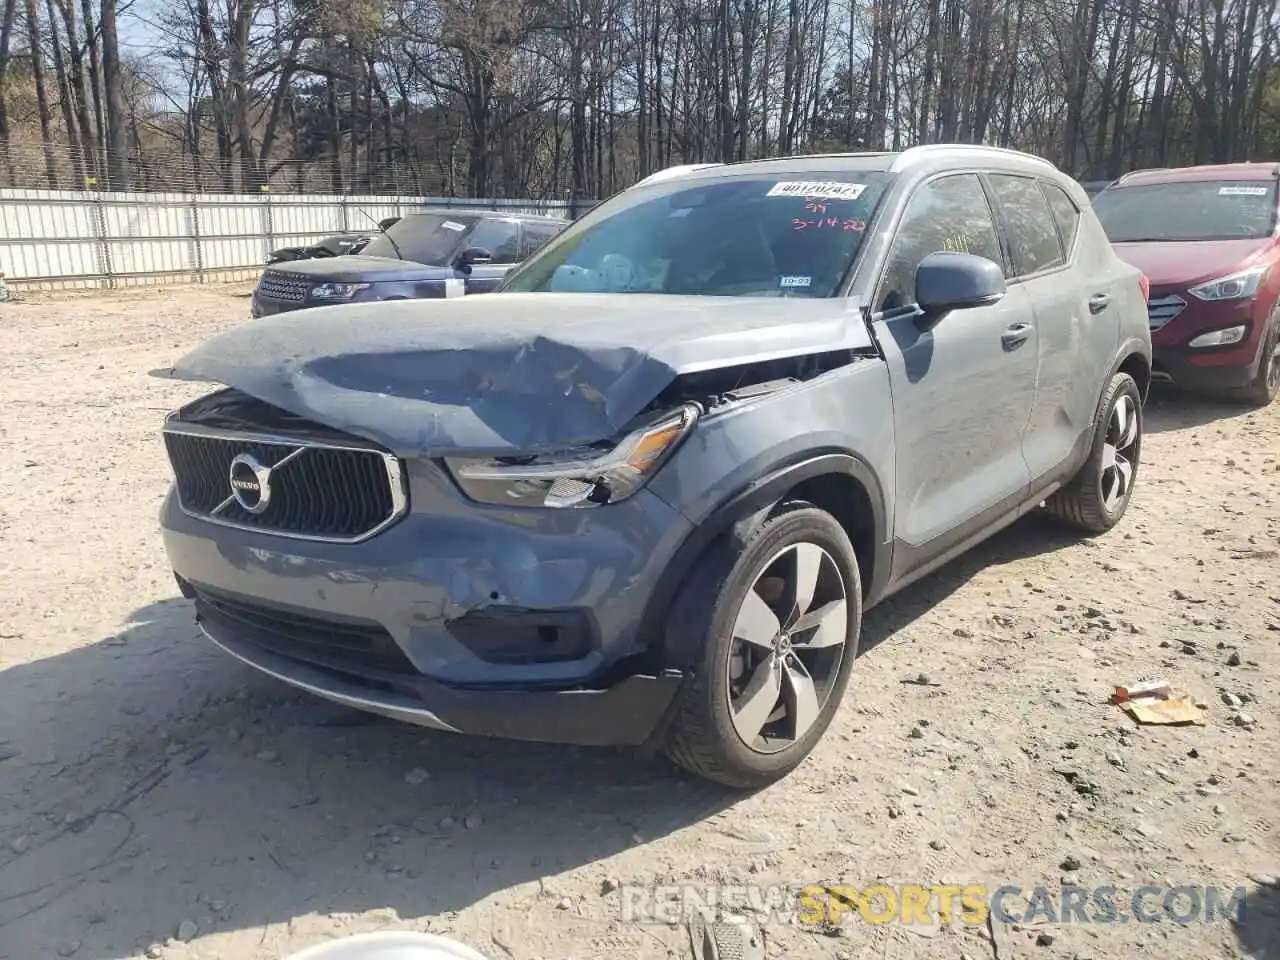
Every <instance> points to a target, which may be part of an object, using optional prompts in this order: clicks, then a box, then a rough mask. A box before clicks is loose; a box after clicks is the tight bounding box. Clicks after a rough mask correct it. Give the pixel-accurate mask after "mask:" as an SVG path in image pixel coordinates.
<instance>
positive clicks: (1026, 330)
mask: <svg viewBox="0 0 1280 960" xmlns="http://www.w3.org/2000/svg"><path fill="white" fill-rule="evenodd" d="M1031 330H1032V327H1031V324H1029V323H1015V324H1013V325H1012V326H1010V327H1008V328H1007V329H1006V330H1005V332H1004V333H1003V334H1001V336H1000V342H1001V344H1003V345H1004V348H1005V350H1017V349H1018V348H1019V347H1020V346H1022V345H1023V344H1024V343H1026V342H1027V341H1028V340H1030V339H1031Z"/></svg>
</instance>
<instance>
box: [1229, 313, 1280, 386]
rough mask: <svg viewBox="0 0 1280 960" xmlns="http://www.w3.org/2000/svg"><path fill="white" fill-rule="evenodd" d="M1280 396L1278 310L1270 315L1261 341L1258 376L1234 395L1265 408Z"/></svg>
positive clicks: (1279, 329)
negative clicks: (1277, 395)
mask: <svg viewBox="0 0 1280 960" xmlns="http://www.w3.org/2000/svg"><path fill="white" fill-rule="evenodd" d="M1276 394H1280V310H1277V311H1276V312H1274V313H1272V314H1271V322H1270V324H1269V325H1268V329H1267V333H1266V335H1265V336H1264V337H1263V340H1262V356H1261V357H1260V358H1259V360H1258V375H1257V376H1256V377H1254V378H1253V382H1252V383H1250V384H1249V385H1248V386H1247V387H1245V388H1244V389H1243V390H1241V391H1239V393H1237V394H1236V397H1237V399H1239V400H1243V401H1244V402H1245V403H1247V404H1249V405H1250V406H1255V407H1265V406H1267V405H1268V404H1270V403H1271V401H1272V400H1274V399H1275V398H1276Z"/></svg>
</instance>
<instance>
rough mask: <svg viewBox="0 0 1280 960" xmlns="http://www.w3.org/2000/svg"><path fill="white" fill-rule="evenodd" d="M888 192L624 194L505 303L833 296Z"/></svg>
mask: <svg viewBox="0 0 1280 960" xmlns="http://www.w3.org/2000/svg"><path fill="white" fill-rule="evenodd" d="M886 182H887V177H886V176H885V175H884V174H882V173H867V172H861V173H857V172H845V173H840V174H825V173H824V174H820V175H817V176H814V175H810V178H809V179H801V177H799V176H796V177H794V178H790V179H786V178H780V177H778V176H777V175H774V176H769V177H764V176H751V177H732V178H727V177H726V178H724V179H719V180H714V181H711V182H704V183H701V184H697V185H690V184H688V183H676V182H674V181H672V182H669V183H666V184H662V185H661V186H660V187H658V186H655V187H653V188H648V189H641V190H637V191H635V192H634V193H630V192H627V193H622V194H620V195H618V196H617V197H614V198H613V199H612V200H611V201H609V202H608V203H606V204H604V205H602V206H600V207H598V208H597V209H595V210H593V211H592V212H591V213H590V214H588V215H587V216H586V217H584V218H583V219H582V220H580V221H578V222H577V223H576V224H574V225H573V226H572V227H570V228H569V229H568V230H566V231H565V232H564V233H562V234H561V235H560V236H559V237H558V238H557V239H555V240H553V241H552V242H551V243H549V244H548V245H547V246H546V247H545V248H544V249H543V250H542V252H540V253H539V254H538V255H537V256H535V257H533V258H532V259H531V260H529V261H528V262H527V263H526V264H525V266H524V267H523V268H522V269H520V270H519V271H518V272H516V273H514V274H512V275H511V277H510V279H509V281H508V283H507V284H506V285H505V287H504V292H511V293H528V292H551V293H562V292H574V293H666V294H692V295H697V296H714V297H830V296H834V295H835V293H836V292H837V291H838V290H839V287H840V283H841V281H842V280H843V279H844V276H845V274H846V273H847V272H848V269H849V265H850V264H851V263H852V262H853V260H854V258H855V257H856V256H857V255H858V251H859V250H860V249H861V247H862V240H863V237H864V236H865V235H866V230H867V223H868V222H869V221H870V219H871V216H872V214H873V213H874V212H875V208H876V204H877V203H878V202H879V199H880V197H881V195H882V193H883V192H884V187H885V183H886Z"/></svg>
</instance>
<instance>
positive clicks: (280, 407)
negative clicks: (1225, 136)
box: [161, 146, 1151, 787]
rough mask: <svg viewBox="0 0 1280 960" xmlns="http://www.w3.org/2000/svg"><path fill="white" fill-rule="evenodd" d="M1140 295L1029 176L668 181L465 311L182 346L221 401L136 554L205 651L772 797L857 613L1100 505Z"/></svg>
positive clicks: (362, 314)
mask: <svg viewBox="0 0 1280 960" xmlns="http://www.w3.org/2000/svg"><path fill="white" fill-rule="evenodd" d="M1145 289H1146V283H1145V279H1144V278H1143V277H1142V276H1141V275H1140V274H1139V272H1138V271H1136V270H1135V269H1134V268H1132V267H1130V266H1128V265H1126V264H1125V263H1123V262H1122V261H1120V260H1119V259H1118V258H1117V257H1116V256H1115V254H1114V253H1113V252H1112V250H1111V247H1110V245H1109V244H1108V243H1107V239H1106V236H1105V235H1104V234H1103V232H1102V229H1101V227H1100V226H1099V224H1098V222H1097V220H1096V218H1095V216H1094V214H1093V213H1092V211H1091V209H1090V206H1089V202H1088V199H1087V197H1086V196H1085V194H1084V192H1083V191H1082V189H1081V188H1080V187H1079V185H1078V184H1076V183H1075V182H1074V181H1073V180H1071V179H1070V178H1068V177H1067V176H1065V175H1063V174H1062V173H1060V172H1059V171H1058V170H1057V169H1055V168H1054V167H1053V166H1052V165H1050V164H1049V163H1047V162H1045V161H1043V160H1039V159H1037V158H1035V157H1031V156H1028V155H1025V154H1019V153H1014V152H1010V151H1003V150H997V149H993V148H981V147H960V146H929V147H919V148H913V149H910V150H907V151H905V152H902V153H896V154H854V155H841V156H808V157H798V158H786V159H777V160H767V161H757V162H749V163H742V164H732V165H715V166H704V167H699V168H690V169H678V170H673V171H668V172H664V173H663V174H660V175H655V176H654V177H651V178H650V179H649V180H647V181H642V182H641V183H640V184H638V185H637V186H635V187H633V188H631V189H629V190H626V191H624V192H623V193H621V194H619V195H617V196H615V197H614V198H612V199H611V200H609V201H608V202H606V203H604V204H602V205H600V206H599V207H597V208H596V209H595V210H593V211H592V212H590V213H589V214H588V215H587V216H585V217H584V218H583V219H581V220H580V221H578V222H577V223H575V224H574V225H573V226H571V227H570V228H569V229H567V230H566V231H565V232H564V233H562V234H561V235H560V236H559V237H558V238H556V239H555V240H553V241H552V242H551V243H550V244H548V245H547V246H546V247H545V248H543V249H542V250H541V251H540V252H539V253H538V254H536V255H535V256H534V257H533V258H531V259H530V260H529V261H527V262H526V263H525V264H523V265H522V266H521V267H520V268H518V269H517V270H516V271H514V272H513V273H512V274H511V275H510V276H509V277H508V278H507V280H506V282H505V283H504V285H503V287H502V288H501V289H500V290H499V291H498V292H496V293H494V294H491V295H488V296H483V297H465V298H460V299H456V300H441V301H434V302H406V303H399V304H357V305H351V306H343V307H333V308H327V309H325V310H322V311H298V312H297V313H295V314H286V315H281V316H278V317H271V318H267V319H264V320H262V321H260V322H255V323H252V324H247V325H244V326H241V327H239V328H236V329H233V330H231V331H228V332H226V333H223V334H222V335H220V336H218V337H216V338H214V339H212V340H210V341H208V342H207V343H205V344H204V345H203V346H201V347H199V348H198V349H196V350H195V351H193V352H192V353H190V354H188V355H187V356H186V357H185V358H184V359H183V360H182V361H180V363H179V365H178V367H177V371H178V373H179V374H180V375H182V376H185V377H187V378H189V379H194V380H202V381H208V382H211V383H215V384H217V385H218V386H219V389H218V390H217V391H216V392H213V393H211V394H209V395H207V396H205V397H203V398H201V399H199V400H197V401H195V402H193V403H191V404H189V405H187V406H185V407H183V408H182V409H180V410H178V411H175V412H174V413H173V414H171V415H170V417H169V419H168V420H167V422H166V424H165V429H164V439H165V442H166V445H167V449H168V454H169V457H170V461H171V464H172V467H173V470H174V473H175V475H176V483H175V484H174V486H173V488H172V490H171V491H170V493H169V495H168V496H167V498H166V500H165V503H164V505H163V508H162V516H161V519H162V525H163V533H164V540H165V545H166V548H167V551H168V555H169V557H170V559H171V562H172V566H173V568H174V570H175V572H176V574H177V578H178V582H179V585H180V587H181V589H182V591H183V593H184V594H185V595H186V596H188V597H190V598H192V599H193V600H194V602H195V610H196V616H197V618H198V620H199V622H200V624H201V626H202V628H203V630H204V632H205V633H206V634H207V635H208V636H209V638H210V639H212V640H213V641H214V642H215V643H216V644H218V645H219V646H221V647H223V648H224V649H225V650H227V651H228V652H230V653H232V654H234V655H235V656H236V657H238V658H240V659H241V660H243V661H245V662H246V663H248V664H249V665H251V666H253V667H256V668H257V669H259V670H261V671H264V672H266V673H268V674H271V675H273V676H275V677H277V678H279V679H281V680H283V681H285V682H286V683H290V684H293V685H295V686H297V687H300V688H303V689H305V690H309V691H312V692H313V693H316V694H318V695H320V696H323V697H327V698H329V699H331V700H335V701H338V702H340V703H344V704H348V705H350V706H353V707H357V708H361V709H364V710H369V711H373V712H375V713H380V714H383V715H386V716H390V717H394V718H399V719H401V720H405V721H409V722H411V723H417V724H421V725H423V726H427V727H434V728H437V729H442V730H447V731H454V732H460V733H470V734H484V735H490V736H501V737H512V738H522V739H532V740H545V741H559V742H571V743H578V744H595V745H605V744H612V745H632V746H640V747H643V748H645V749H648V750H655V749H657V750H665V751H666V753H667V754H668V755H669V756H671V757H672V758H673V759H675V760H676V761H677V762H678V763H680V764H682V765H684V766H685V767H687V768H689V769H690V770H692V771H694V772H696V773H697V774H699V775H701V776H704V777H707V778H709V779H712V780H715V781H718V782H720V783H724V784H728V785H733V786H740V787H750V786H754V785H760V784H764V783H768V782H770V781H772V780H775V779H777V778H779V777H781V776H783V775H785V774H786V773H787V772H788V771H789V770H791V769H792V768H793V767H794V766H795V765H796V764H798V763H799V762H800V761H801V760H802V759H803V758H804V757H805V756H806V755H807V754H808V753H809V752H810V751H811V750H812V749H813V748H814V746H815V744H816V743H817V742H818V740H819V739H820V738H821V737H822V735H823V733H824V731H825V730H826V728H827V726H828V725H829V723H830V722H831V719H832V716H833V715H834V713H835V711H836V709H837V706H838V704H839V702H840V700H841V698H842V696H843V695H844V693H845V690H846V687H847V686H848V684H849V681H850V671H851V668H852V667H853V665H854V660H855V656H856V654H857V652H858V644H859V636H860V626H861V622H862V615H863V611H864V610H865V609H866V608H868V607H869V606H871V605H872V604H875V603H877V602H878V601H880V600H882V599H884V598H885V597H886V596H888V595H889V594H891V593H892V592H893V591H895V590H897V589H899V588H900V587H902V586H903V585H904V584H907V583H909V582H910V581H912V580H914V579H916V578H917V577H919V576H922V575H924V574H926V573H927V572H929V571H930V570H932V569H933V568H936V567H937V566H939V565H940V564H942V563H944V562H946V561H947V560H948V559H949V558H951V557H954V556H955V555H957V554H958V553H960V552H961V551H963V550H965V549H966V548H968V547H970V546H971V545H973V544H974V543H976V542H978V541H979V540H981V539H982V538H984V537H986V536H988V535H990V534H991V533H992V532H994V531H995V530H997V529H999V528H1000V527H1002V526H1004V525H1006V524H1008V523H1010V522H1011V521H1013V520H1014V519H1015V518H1017V517H1019V516H1020V515H1023V514H1025V513H1028V512H1030V511H1032V510H1035V509H1038V508H1040V507H1041V506H1043V508H1044V509H1045V510H1046V511H1047V512H1049V513H1051V514H1054V515H1056V516H1057V517H1059V518H1061V519H1062V520H1063V521H1066V522H1068V523H1070V524H1072V525H1074V526H1076V527H1078V528H1080V529H1082V530H1084V531H1088V532H1090V533H1100V532H1102V531H1105V530H1107V529H1108V528H1110V527H1111V526H1112V525H1114V524H1115V523H1116V522H1117V521H1118V520H1119V519H1120V517H1121V516H1122V515H1123V514H1124V512H1125V509H1126V507H1127V505H1128V502H1129V499H1130V496H1131V494H1132V491H1133V488H1134V481H1135V478H1136V473H1137V469H1138V461H1139V453H1140V449H1141V444H1142V404H1143V401H1144V398H1145V394H1146V390H1147V384H1148V380H1149V376H1150V360H1151V343H1150V336H1149V333H1148V329H1147V313H1146V307H1145V293H1144V291H1145ZM312 314H314V315H312Z"/></svg>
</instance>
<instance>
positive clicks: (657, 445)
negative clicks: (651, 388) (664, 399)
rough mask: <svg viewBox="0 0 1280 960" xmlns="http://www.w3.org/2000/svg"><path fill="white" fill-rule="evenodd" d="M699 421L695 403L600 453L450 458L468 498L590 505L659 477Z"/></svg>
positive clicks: (452, 470) (628, 492)
mask: <svg viewBox="0 0 1280 960" xmlns="http://www.w3.org/2000/svg"><path fill="white" fill-rule="evenodd" d="M697 419H698V408H697V407H696V406H694V405H693V404H688V405H686V406H683V407H680V408H679V409H678V410H675V411H671V412H667V413H664V414H663V415H662V416H661V417H659V418H658V419H656V420H653V421H651V422H649V423H648V424H646V425H644V426H642V427H639V428H638V429H636V430H633V431H632V432H631V433H629V434H627V435H626V436H625V437H623V438H622V439H621V440H620V441H618V443H616V444H614V445H612V446H611V447H605V448H603V449H600V448H595V449H590V450H585V451H584V450H575V451H571V452H568V453H563V454H551V455H546V456H534V457H493V458H485V459H469V458H453V457H451V458H448V459H446V460H445V463H446V464H447V466H448V468H449V472H450V473H452V474H453V477H454V479H455V480H457V482H458V486H460V487H461V488H462V491H463V493H465V494H466V495H467V496H468V497H470V498H471V499H472V500H478V501H480V502H481V503H494V504H504V505H512V506H525V507H594V506H600V505H601V504H605V503H617V502H618V501H619V500H625V499H626V498H627V497H629V496H631V495H632V494H633V493H635V492H636V491H637V490H639V489H640V488H641V487H642V486H644V484H645V482H646V481H647V480H648V479H649V478H650V477H651V476H653V475H654V474H655V473H657V471H658V468H659V467H661V466H662V464H663V463H665V462H666V460H667V458H668V457H669V456H671V454H672V453H673V452H675V449H676V447H677V446H679V445H680V441H681V440H683V439H684V438H685V437H686V436H688V434H689V431H690V430H692V429H693V425H694V423H695V422H696V421H697Z"/></svg>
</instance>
